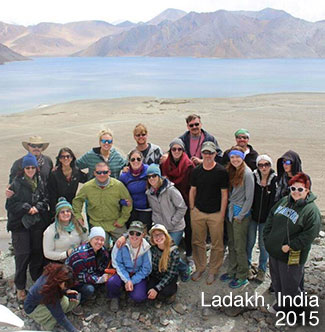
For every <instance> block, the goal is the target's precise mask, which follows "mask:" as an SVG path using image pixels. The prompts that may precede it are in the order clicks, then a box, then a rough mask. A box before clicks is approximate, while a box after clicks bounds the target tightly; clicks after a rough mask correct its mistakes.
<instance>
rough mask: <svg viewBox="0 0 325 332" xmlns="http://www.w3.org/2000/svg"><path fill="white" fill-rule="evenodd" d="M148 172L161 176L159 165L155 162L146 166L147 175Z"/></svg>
mask: <svg viewBox="0 0 325 332" xmlns="http://www.w3.org/2000/svg"><path fill="white" fill-rule="evenodd" d="M149 174H157V175H158V176H159V177H160V178H161V171H160V168H159V165H157V164H151V165H149V167H148V168H147V175H149Z"/></svg>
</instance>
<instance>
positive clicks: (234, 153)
mask: <svg viewBox="0 0 325 332" xmlns="http://www.w3.org/2000/svg"><path fill="white" fill-rule="evenodd" d="M231 156H238V157H240V158H241V159H243V160H244V159H245V153H244V152H241V151H238V150H232V151H230V152H229V153H228V157H229V159H230V157H231Z"/></svg>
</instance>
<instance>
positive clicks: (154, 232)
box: [147, 224, 179, 304]
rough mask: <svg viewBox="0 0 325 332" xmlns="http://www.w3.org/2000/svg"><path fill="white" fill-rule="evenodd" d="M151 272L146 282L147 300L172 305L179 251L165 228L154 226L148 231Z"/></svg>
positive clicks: (174, 294)
mask: <svg viewBox="0 0 325 332" xmlns="http://www.w3.org/2000/svg"><path fill="white" fill-rule="evenodd" d="M149 233H150V243H151V244H152V246H151V255H152V271H151V274H150V276H149V280H148V287H147V288H148V292H147V294H148V299H149V300H154V299H156V298H157V299H158V300H161V301H166V303H168V304H170V303H173V302H174V301H175V299H176V293H177V279H178V265H179V251H178V247H177V246H176V245H175V244H174V243H173V240H172V238H171V237H170V235H169V234H168V231H167V229H166V227H165V226H163V225H160V224H156V225H154V226H153V227H152V228H151V229H150V231H149Z"/></svg>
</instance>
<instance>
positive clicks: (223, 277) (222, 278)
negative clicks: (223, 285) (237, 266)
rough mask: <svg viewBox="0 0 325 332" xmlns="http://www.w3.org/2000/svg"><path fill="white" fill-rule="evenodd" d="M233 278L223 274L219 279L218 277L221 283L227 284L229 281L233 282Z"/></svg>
mask: <svg viewBox="0 0 325 332" xmlns="http://www.w3.org/2000/svg"><path fill="white" fill-rule="evenodd" d="M233 279H234V277H233V276H231V275H230V274H229V273H224V274H223V275H222V276H221V277H220V280H221V281H223V282H227V281H230V280H233Z"/></svg>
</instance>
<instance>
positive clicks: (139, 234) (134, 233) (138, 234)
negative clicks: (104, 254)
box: [129, 231, 142, 237]
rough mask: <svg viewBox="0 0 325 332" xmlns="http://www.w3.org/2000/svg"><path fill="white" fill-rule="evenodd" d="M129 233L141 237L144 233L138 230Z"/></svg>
mask: <svg viewBox="0 0 325 332" xmlns="http://www.w3.org/2000/svg"><path fill="white" fill-rule="evenodd" d="M129 234H130V235H131V236H133V235H135V236H137V237H139V236H141V234H142V233H140V232H136V231H129Z"/></svg>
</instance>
